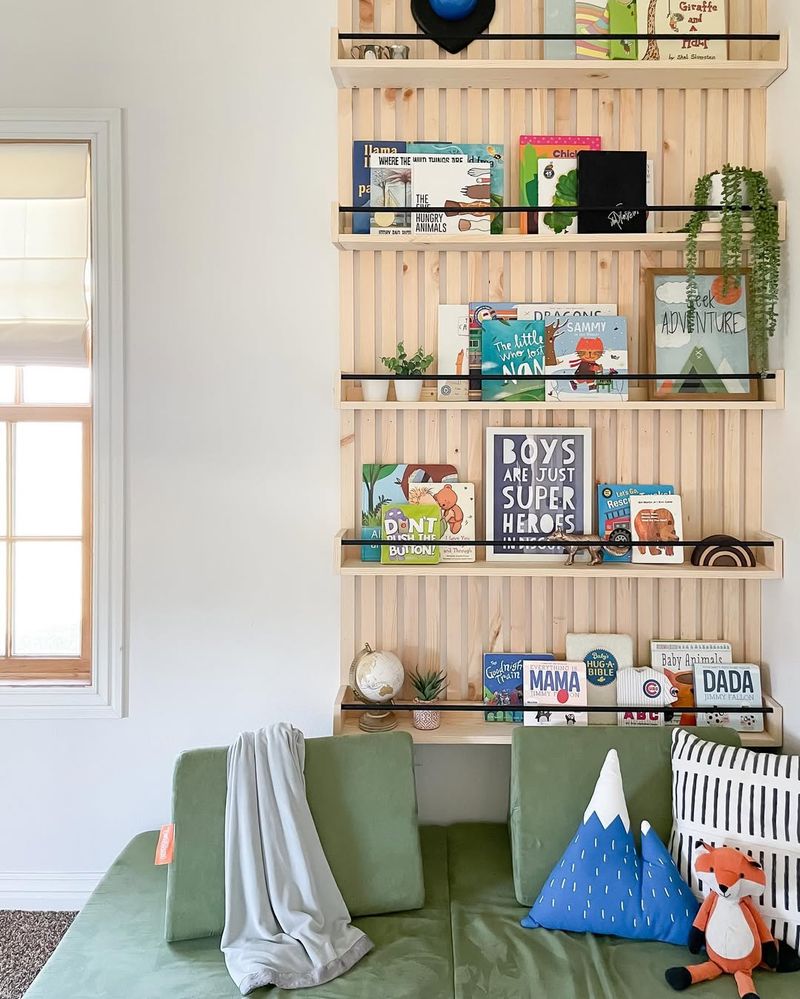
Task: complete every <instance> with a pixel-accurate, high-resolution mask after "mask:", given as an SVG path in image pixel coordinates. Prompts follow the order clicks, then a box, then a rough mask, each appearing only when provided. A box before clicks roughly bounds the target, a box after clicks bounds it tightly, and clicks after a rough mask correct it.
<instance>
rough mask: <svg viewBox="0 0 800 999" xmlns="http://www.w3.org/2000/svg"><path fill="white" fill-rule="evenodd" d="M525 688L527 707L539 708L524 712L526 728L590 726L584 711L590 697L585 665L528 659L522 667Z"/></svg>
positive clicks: (523, 692)
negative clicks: (555, 709) (587, 698)
mask: <svg viewBox="0 0 800 999" xmlns="http://www.w3.org/2000/svg"><path fill="white" fill-rule="evenodd" d="M522 685H523V690H522V697H523V703H524V705H525V707H526V708H528V707H535V708H538V709H539V710H538V711H526V712H525V724H526V725H528V726H533V727H542V726H552V725H587V724H588V718H589V716H588V713H587V712H586V711H585V710H583V709H585V708H586V697H587V689H586V664H585V663H584V662H580V661H576V662H542V661H541V660H533V659H528V658H526V659H525V661H524V662H523V664H522ZM553 708H558V709H559V710H557V711H554V710H553ZM565 709H569V710H565Z"/></svg>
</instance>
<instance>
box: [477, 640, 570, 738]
mask: <svg viewBox="0 0 800 999" xmlns="http://www.w3.org/2000/svg"><path fill="white" fill-rule="evenodd" d="M554 658H555V657H554V656H551V655H548V654H546V653H542V654H541V655H531V654H530V653H527V652H525V653H513V652H512V653H502V652H484V654H483V703H484V704H488V705H489V706H490V707H491V709H492V710H491V711H484V718H485V719H486V721H491V722H517V723H520V724H521V723H522V720H523V718H524V717H525V712H524V711H514V708H515V707H521V706H522V704H523V699H522V663H523V661H526V662H531V661H532V660H538V661H543V662H552V661H553V659H554Z"/></svg>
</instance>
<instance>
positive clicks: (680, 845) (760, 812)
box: [670, 729, 800, 950]
mask: <svg viewBox="0 0 800 999" xmlns="http://www.w3.org/2000/svg"><path fill="white" fill-rule="evenodd" d="M698 840H704V841H705V842H706V843H709V844H713V845H715V846H722V845H725V846H734V847H738V848H739V849H741V850H743V851H745V852H747V851H750V852H751V853H752V854H753V856H754V857H755V858H756V859H757V860H758V861H759V862H760V863H761V865H762V866H763V868H764V871H765V873H766V875H767V890H766V892H765V893H764V895H763V896H762V897H761V898H760V899H759V900H758V901H759V904H760V907H761V911H762V912H763V914H764V916H765V918H766V920H767V922H768V923H769V924H770V929H771V930H772V934H773V936H774V937H775V939H776V940H783V941H785V942H786V943H787V944H789V945H790V946H791V947H794V948H795V950H798V949H800V756H771V755H769V754H767V753H755V752H753V751H752V750H749V749H741V748H739V749H736V748H734V747H733V746H722V745H718V744H717V743H713V742H704V741H703V740H702V739H698V738H697V736H695V735H692V734H691V733H690V732H686V731H683V730H681V729H677V730H676V731H675V732H674V733H673V736H672V837H671V839H670V852H671V854H672V856H673V859H674V860H675V863H676V865H677V867H678V870H679V871H680V872H681V875H682V876H683V877H684V878H685V879H686V882H687V884H688V885H689V887H690V888H691V889H692V891H693V892H694V894H695V895H696V896H697V897H698V899H701V898H702V897H703V894H704V893H703V883H702V882H701V881H698V879H697V875H696V874H695V872H694V870H693V867H692V864H693V862H694V855H695V851H696V849H697V842H698Z"/></svg>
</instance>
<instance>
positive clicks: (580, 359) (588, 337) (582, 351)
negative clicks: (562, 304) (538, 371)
mask: <svg viewBox="0 0 800 999" xmlns="http://www.w3.org/2000/svg"><path fill="white" fill-rule="evenodd" d="M544 362H545V371H546V373H547V374H548V375H551V374H552V375H559V376H565V375H566V376H569V378H568V379H567V380H565V379H563V378H559V379H558V380H553V381H548V382H547V387H546V390H547V400H548V402H569V401H570V400H572V399H574V398H575V397H576V396H590V397H594V398H596V399H602V398H611V399H617V400H620V401H623V400H626V399H627V398H628V382H627V380H625V379H624V378H620V377H619V376H620V375H627V373H628V323H627V320H625V319H622V318H620V317H618V316H613V317H605V316H590V317H586V316H564V317H561V318H556V319H554V320H553V322H551V323H549V324H548V327H547V336H546V338H545V355H544Z"/></svg>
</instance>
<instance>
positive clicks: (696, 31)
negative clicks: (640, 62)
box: [638, 0, 728, 64]
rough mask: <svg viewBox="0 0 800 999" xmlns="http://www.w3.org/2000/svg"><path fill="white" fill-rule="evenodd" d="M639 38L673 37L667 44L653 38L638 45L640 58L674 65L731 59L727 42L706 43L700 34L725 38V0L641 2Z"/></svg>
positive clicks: (653, 0) (648, 0) (659, 0)
mask: <svg viewBox="0 0 800 999" xmlns="http://www.w3.org/2000/svg"><path fill="white" fill-rule="evenodd" d="M638 19H639V34H640V35H674V36H675V38H674V40H673V39H672V38H670V39H669V40H667V41H663V40H661V39H658V40H656V39H655V38H651V39H650V40H649V41H641V42H639V58H640V59H646V60H653V59H664V60H669V61H670V62H674V63H683V64H686V63H690V62H708V61H710V60H715V59H727V58H728V43H727V42H726V41H724V40H722V41H707V40H705V39H703V38H698V37H697V36H698V35H724V34H725V33H726V31H727V4H726V3H724V2H723V0H696V2H694V3H678V2H676V0H639V4H638Z"/></svg>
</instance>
